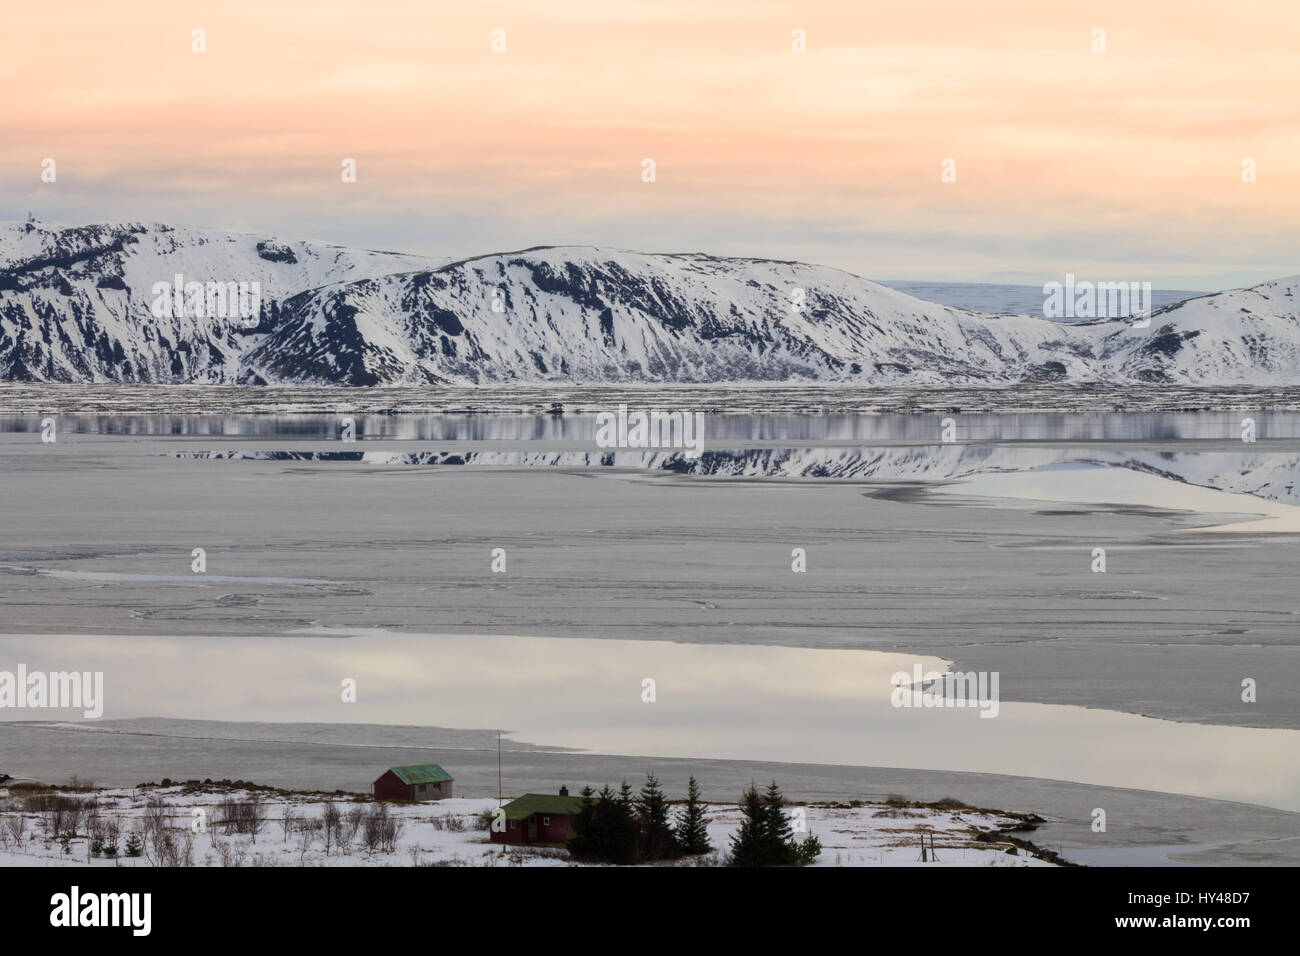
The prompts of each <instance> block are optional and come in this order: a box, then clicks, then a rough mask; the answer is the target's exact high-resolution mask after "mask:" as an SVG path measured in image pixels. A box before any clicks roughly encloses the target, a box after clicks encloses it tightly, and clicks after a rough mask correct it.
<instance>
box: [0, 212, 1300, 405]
mask: <svg viewBox="0 0 1300 956" xmlns="http://www.w3.org/2000/svg"><path fill="white" fill-rule="evenodd" d="M178 272H179V273H182V274H183V275H184V276H185V278H186V280H187V281H189V280H194V281H215V282H230V281H258V282H260V283H261V289H262V300H263V302H262V311H261V315H260V318H259V320H258V321H257V322H255V323H252V324H251V325H250V326H249V327H243V326H240V325H239V324H238V323H232V322H228V321H223V320H218V319H196V318H193V317H184V316H182V317H181V318H166V319H158V318H156V317H155V316H154V315H152V314H151V312H150V309H149V304H150V301H151V295H150V288H151V287H152V285H153V284H154V283H155V282H159V281H168V282H169V281H170V280H171V278H172V276H173V275H174V274H175V273H178ZM1297 285H1300V278H1292V279H1286V280H1279V281H1276V282H1270V283H1265V284H1264V285H1261V286H1258V287H1256V288H1253V289H1247V290H1236V291H1232V292H1226V293H1222V294H1219V295H1213V296H1205V297H1201V298H1197V299H1192V300H1189V301H1187V302H1183V303H1179V304H1177V305H1174V306H1168V307H1165V308H1163V309H1160V310H1157V312H1156V315H1155V317H1154V318H1153V320H1152V322H1151V323H1150V325H1149V326H1148V327H1147V328H1135V327H1131V326H1130V324H1129V323H1128V322H1127V321H1125V320H1115V321H1101V322H1092V323H1081V324H1075V325H1067V324H1062V323H1056V322H1051V321H1048V320H1046V319H1042V318H1037V317H1031V316H1011V315H988V314H984V313H978V312H971V311H968V310H963V309H957V308H951V307H948V306H944V305H939V304H936V303H932V302H925V301H923V300H920V299H916V298H913V297H911V296H908V295H906V294H904V293H902V292H898V291H895V290H893V289H889V288H887V287H885V286H883V285H880V284H878V283H875V282H871V281H869V280H866V279H862V278H859V277H857V276H854V275H851V274H849V273H846V272H842V271H839V270H836V269H829V268H823V267H819V266H810V265H804V264H800V263H791V262H779V261H772V260H757V259H721V258H716V257H712V256H706V255H699V254H690V255H648V254H643V253H634V252H625V251H620V250H606V249H597V248H590V247H553V248H541V249H531V250H526V251H523V252H517V253H507V254H502V255H492V256H484V257H481V258H477V259H470V260H465V261H461V262H455V263H449V264H440V263H435V262H431V261H429V260H425V259H419V258H417V257H411V256H403V255H397V254H391V253H374V252H365V251H356V250H346V249H341V248H338V247H333V246H326V245H320V244H315V243H305V242H282V241H276V240H262V239H258V238H257V237H255V236H244V235H236V234H229V233H221V232H215V231H207V230H197V229H190V228H179V227H178V228H172V227H168V226H159V225H154V226H145V225H140V224H120V225H111V226H88V227H72V228H63V229H57V228H54V227H48V226H45V225H42V224H29V223H9V224H0V379H9V380H32V381H67V382H97V381H142V382H163V383H172V382H191V383H241V384H254V385H257V384H291V385H378V384H463V385H481V384H489V383H540V382H556V383H565V384H592V383H635V382H688V383H715V382H777V381H793V382H800V381H834V382H846V383H855V384H870V385H918V386H928V385H1006V384H1014V383H1018V382H1052V381H1064V382H1103V383H1110V384H1118V383H1142V382H1155V383H1159V382H1168V383H1179V384H1194V385H1217V384H1240V383H1247V384H1255V385H1272V384H1291V383H1294V382H1295V381H1296V380H1297V378H1298V377H1300V321H1298V320H1297V315H1296V305H1295V292H1296V287H1297Z"/></svg>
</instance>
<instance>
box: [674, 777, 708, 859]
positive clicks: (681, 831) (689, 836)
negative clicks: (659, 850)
mask: <svg viewBox="0 0 1300 956" xmlns="http://www.w3.org/2000/svg"><path fill="white" fill-rule="evenodd" d="M675 835H676V838H677V846H678V848H679V851H680V852H682V853H687V854H691V855H697V854H700V853H711V852H713V846H712V844H710V843H709V824H708V818H707V817H706V816H705V815H704V805H703V804H702V803H700V785H699V784H698V783H696V782H695V778H694V777H691V779H690V780H689V781H688V782H687V784H686V806H685V807H684V808H683V809H682V812H681V814H680V815H679V816H678V818H677V827H676V830H675Z"/></svg>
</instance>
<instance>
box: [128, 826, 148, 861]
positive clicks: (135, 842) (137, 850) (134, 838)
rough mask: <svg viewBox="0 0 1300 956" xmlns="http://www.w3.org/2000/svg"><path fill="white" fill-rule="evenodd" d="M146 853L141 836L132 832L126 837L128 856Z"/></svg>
mask: <svg viewBox="0 0 1300 956" xmlns="http://www.w3.org/2000/svg"><path fill="white" fill-rule="evenodd" d="M143 851H144V843H143V842H141V840H140V834H138V833H136V832H135V831H134V830H132V831H131V832H130V833H128V834H127V836H126V855H127V856H139V855H140V854H141V853H142V852H143Z"/></svg>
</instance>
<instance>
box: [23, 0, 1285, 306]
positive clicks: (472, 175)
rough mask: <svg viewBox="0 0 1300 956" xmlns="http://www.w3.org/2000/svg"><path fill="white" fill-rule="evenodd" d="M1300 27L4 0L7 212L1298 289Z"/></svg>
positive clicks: (950, 274)
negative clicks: (650, 163) (498, 35)
mask: <svg viewBox="0 0 1300 956" xmlns="http://www.w3.org/2000/svg"><path fill="white" fill-rule="evenodd" d="M196 28H202V29H203V30H204V31H206V52H203V53H196V52H193V50H192V48H191V47H192V31H193V30H194V29H196ZM495 28H501V29H504V31H505V51H504V52H499V53H495V52H493V50H492V31H493V30H494V29H495ZM796 28H798V29H802V30H803V31H805V35H806V52H804V53H796V52H794V51H793V50H792V31H794V30H795V29H796ZM1095 29H1102V30H1104V31H1105V46H1106V49H1105V52H1102V53H1097V52H1093V49H1092V48H1093V44H1094V33H1093V31H1094V30H1095ZM1298 38H1300V3H1296V2H1294V0H1178V2H1174V0H1140V2H1134V0H1088V2H1086V3H1083V2H1066V0H980V2H974V0H928V2H927V0H907V2H898V0H881V2H875V0H802V2H774V0H725V2H724V0H547V2H545V3H539V2H536V0H528V2H523V0H519V2H512V0H487V2H459V3H443V2H437V0H409V2H407V0H399V2H376V0H369V2H353V0H313V2H310V3H307V2H295V3H287V2H275V3H272V2H266V0H220V2H216V0H208V2H195V0H167V2H162V0H151V2H146V0H113V2H112V3H91V2H87V0H80V2H65V0H52V2H42V3H39V4H21V5H20V4H9V5H8V8H7V9H6V12H5V16H4V29H3V31H0V218H3V219H17V218H22V217H25V216H26V215H27V213H28V212H29V211H30V212H32V213H34V214H35V215H36V216H37V217H38V218H42V219H48V220H54V221H65V222H76V223H81V222H97V221H104V220H122V219H131V220H163V221H171V222H182V223H192V224H197V225H206V226H213V227H218V228H228V229H235V230H241V231H248V232H256V233H260V234H269V235H279V236H285V237H308V238H317V239H325V240H329V241H334V242H339V243H344V244H348V245H359V246H365V247H369V248H383V249H395V250H402V251H411V252H422V253H427V254H431V255H447V256H455V257H458V258H460V257H466V256H471V255H477V254H481V253H490V252H496V251H503V250H509V249H518V248H522V247H526V246H532V245H544V244H559V243H580V244H595V245H611V246H618V247H623V248H632V249H639V250H644V251H652V252H665V251H702V252H710V253H715V254H719V255H752V256H763V257H771V258H780V259H799V260H804V261H810V262H818V263H824V264H827V265H833V266H838V267H841V268H844V269H848V270H850V271H852V272H855V273H857V274H859V275H864V276H868V277H871V278H880V279H935V280H951V281H960V280H972V281H995V282H996V281H1001V282H1025V283H1028V284H1041V283H1042V282H1044V281H1047V280H1049V279H1060V278H1061V277H1062V276H1063V275H1064V274H1065V273H1066V272H1073V273H1075V274H1077V275H1079V276H1081V277H1090V278H1104V279H1112V280H1119V279H1145V280H1150V281H1153V282H1154V283H1155V284H1156V286H1157V287H1161V286H1163V287H1167V288H1182V289H1217V288H1224V287H1228V286H1235V285H1243V284H1250V283H1253V282H1256V281H1260V280H1263V279H1265V278H1272V277H1278V276H1282V275H1292V274H1295V273H1298V272H1300V254H1298V253H1300V242H1297V223H1298V222H1300V54H1297V52H1296V49H1297V42H1298ZM46 157H52V158H54V159H55V161H56V163H57V181H56V182H54V183H43V182H42V181H41V178H40V175H41V162H42V160H43V159H44V158H46ZM345 157H346V158H353V159H355V160H356V163H357V181H356V182H355V183H344V182H342V181H341V178H340V163H341V161H342V160H343V159H344V158H345ZM646 158H652V159H654V161H655V164H656V181H655V182H653V183H646V182H643V181H642V175H641V174H642V161H643V159H646ZM948 158H951V159H952V160H953V161H954V162H955V170H956V182H949V183H945V182H942V181H941V175H940V174H941V172H942V165H941V164H942V163H943V161H944V160H945V159H948ZM1246 158H1250V159H1252V160H1254V162H1255V164H1256V168H1257V181H1256V182H1253V183H1246V182H1243V181H1242V163H1243V160H1244V159H1246Z"/></svg>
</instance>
